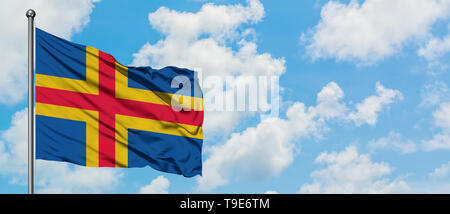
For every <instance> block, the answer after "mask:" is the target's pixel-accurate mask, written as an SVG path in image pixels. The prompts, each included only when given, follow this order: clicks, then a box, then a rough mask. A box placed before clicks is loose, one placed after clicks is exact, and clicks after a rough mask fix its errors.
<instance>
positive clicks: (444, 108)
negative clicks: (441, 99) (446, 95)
mask: <svg viewBox="0 0 450 214" xmlns="http://www.w3.org/2000/svg"><path fill="white" fill-rule="evenodd" d="M433 117H434V119H435V124H436V126H438V127H440V128H442V129H444V130H445V131H450V102H447V103H441V104H440V107H439V109H438V110H436V111H435V112H433Z"/></svg>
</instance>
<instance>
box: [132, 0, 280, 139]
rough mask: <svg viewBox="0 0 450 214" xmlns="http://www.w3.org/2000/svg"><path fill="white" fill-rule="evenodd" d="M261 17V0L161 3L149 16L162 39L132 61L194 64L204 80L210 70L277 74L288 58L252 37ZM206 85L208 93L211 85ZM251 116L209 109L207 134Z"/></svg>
mask: <svg viewBox="0 0 450 214" xmlns="http://www.w3.org/2000/svg"><path fill="white" fill-rule="evenodd" d="M263 17H264V7H263V5H262V4H261V2H259V1H258V0H248V1H247V5H245V6H243V5H241V4H235V5H215V4H212V3H208V4H205V5H203V6H202V7H201V9H200V10H199V11H197V12H195V13H192V12H179V11H175V10H170V9H168V8H166V7H161V8H159V9H158V10H156V11H155V12H153V13H150V14H149V21H150V24H151V26H152V27H153V28H154V29H155V30H157V31H159V32H161V33H162V34H163V35H164V38H163V39H161V40H159V41H157V42H156V43H154V44H150V43H146V44H145V45H143V46H142V48H141V49H140V50H139V51H138V52H137V53H135V54H134V60H133V63H132V64H133V65H151V66H152V67H165V66H168V65H174V66H177V67H185V68H190V69H194V70H197V71H202V75H203V79H206V78H208V77H209V76H212V75H216V76H220V77H224V76H233V77H235V78H239V77H242V76H244V75H255V76H260V75H267V76H269V75H274V76H279V75H281V74H283V73H284V71H285V69H286V68H285V60H284V59H283V58H279V59H277V58H274V57H272V55H271V54H270V53H259V52H258V50H257V48H258V46H257V44H256V43H255V42H254V41H253V40H252V39H248V37H249V36H251V35H254V34H255V33H254V30H253V29H251V28H248V27H247V25H251V24H254V23H257V22H259V21H261V20H262V18H263ZM203 89H204V95H205V94H207V93H208V91H209V90H210V89H208V88H205V87H203ZM213 95H214V94H213ZM205 105H207V104H206V103H205ZM205 108H208V106H205ZM248 115H251V114H250V113H248V112H236V111H226V112H225V111H210V112H207V113H205V124H204V130H205V133H208V134H209V135H211V134H212V133H217V134H218V135H226V134H227V133H229V132H230V131H231V130H232V129H233V128H234V127H235V126H236V125H237V124H238V122H239V120H240V119H241V118H242V117H244V116H248Z"/></svg>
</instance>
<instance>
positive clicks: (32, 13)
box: [26, 9, 36, 18]
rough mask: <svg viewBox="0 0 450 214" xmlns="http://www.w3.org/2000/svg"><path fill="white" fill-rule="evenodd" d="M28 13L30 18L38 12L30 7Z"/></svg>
mask: <svg viewBox="0 0 450 214" xmlns="http://www.w3.org/2000/svg"><path fill="white" fill-rule="evenodd" d="M26 15H27V17H28V18H30V17H31V18H34V17H35V16H36V12H35V11H34V10H33V9H29V10H27V12H26Z"/></svg>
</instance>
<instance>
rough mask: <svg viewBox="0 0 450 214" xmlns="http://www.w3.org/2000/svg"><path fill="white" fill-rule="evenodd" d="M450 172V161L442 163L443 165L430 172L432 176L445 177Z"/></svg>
mask: <svg viewBox="0 0 450 214" xmlns="http://www.w3.org/2000/svg"><path fill="white" fill-rule="evenodd" d="M449 173H450V161H449V162H448V163H446V164H442V165H441V167H439V168H436V169H434V171H433V172H432V173H430V177H432V178H445V177H447V176H448V174H449Z"/></svg>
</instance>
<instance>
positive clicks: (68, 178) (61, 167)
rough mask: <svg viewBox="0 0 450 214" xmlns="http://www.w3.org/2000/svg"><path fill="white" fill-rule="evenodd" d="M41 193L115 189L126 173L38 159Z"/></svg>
mask: <svg viewBox="0 0 450 214" xmlns="http://www.w3.org/2000/svg"><path fill="white" fill-rule="evenodd" d="M36 173H37V175H36V184H37V187H38V189H37V192H39V193H57V194H60V193H103V192H108V191H111V190H114V189H115V188H116V187H117V185H118V184H119V181H120V180H121V179H122V178H123V176H124V173H123V171H122V170H121V169H114V168H89V167H82V166H71V165H70V164H67V163H62V162H53V161H45V160H37V162H36Z"/></svg>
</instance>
